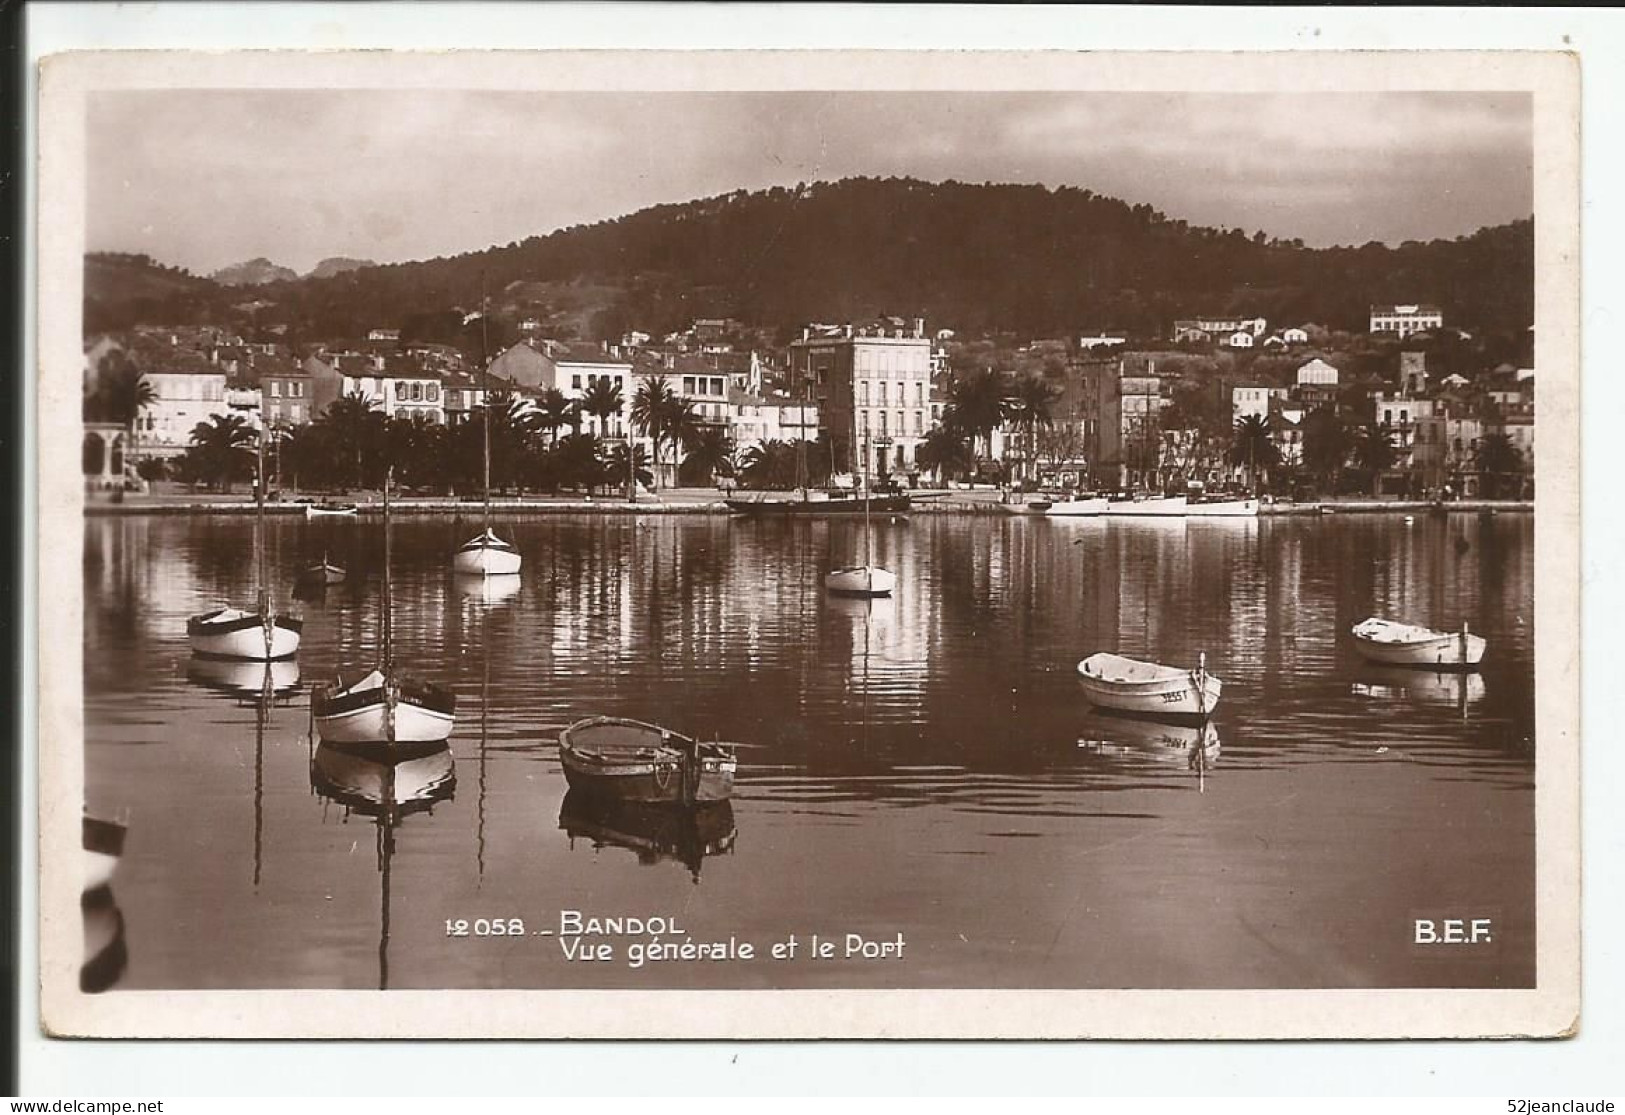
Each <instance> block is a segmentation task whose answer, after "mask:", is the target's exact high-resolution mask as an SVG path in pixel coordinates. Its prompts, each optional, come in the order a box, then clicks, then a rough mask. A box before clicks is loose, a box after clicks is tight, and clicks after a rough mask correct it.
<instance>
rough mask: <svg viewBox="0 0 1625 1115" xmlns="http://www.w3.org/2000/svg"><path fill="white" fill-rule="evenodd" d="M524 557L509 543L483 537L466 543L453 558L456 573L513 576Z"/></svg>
mask: <svg viewBox="0 0 1625 1115" xmlns="http://www.w3.org/2000/svg"><path fill="white" fill-rule="evenodd" d="M523 561H524V559H523V558H522V557H521V555H520V553H519V551H518V550H516V549H514V548H513V547H512V546H509V545H508V544H507V543H501V544H496V543H491V542H486V541H484V540H482V539H478V538H477V539H475V540H474V541H472V542H470V543H468V544H467V545H465V546H464V547H463V548H462V549H460V550H458V551H457V553H456V554H455V555H454V556H453V557H452V559H451V568H452V572H454V573H463V574H469V575H472V576H478V577H511V576H513V575H514V574H516V573H518V572H519V567H520V565H521V564H523Z"/></svg>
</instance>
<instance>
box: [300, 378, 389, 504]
mask: <svg viewBox="0 0 1625 1115" xmlns="http://www.w3.org/2000/svg"><path fill="white" fill-rule="evenodd" d="M316 424H317V425H319V426H322V427H323V428H325V429H326V430H328V431H329V432H330V434H331V444H332V445H333V446H335V447H338V448H339V451H340V452H341V453H342V454H343V455H344V457H345V459H344V460H343V461H342V463H341V462H340V461H338V460H335V461H333V462H332V464H333V465H334V466H335V468H334V472H335V473H337V477H336V479H339V480H341V481H342V482H343V483H342V486H344V487H349V486H352V485H353V486H356V487H359V486H360V485H361V484H362V483H363V482H364V478H365V475H366V470H365V466H366V465H367V464H368V463H370V462H369V461H368V460H367V458H368V457H370V456H372V450H373V448H374V447H375V446H376V445H377V443H378V441H379V440H380V437H379V435H380V434H381V432H382V430H383V426H384V415H383V412H382V411H380V410H379V409H378V404H377V403H376V402H375V401H373V400H372V399H371V398H369V397H368V396H366V395H364V394H362V393H361V392H359V391H352V392H350V393H349V394H348V395H344V396H342V397H340V398H337V399H334V400H333V402H332V403H331V404H329V405H328V408H327V409H326V410H325V411H323V412H322V416H321V417H320V418H318V419H317V420H316ZM352 461H353V463H354V465H355V471H354V472H351V471H350V470H349V468H348V467H347V466H348V465H350V464H351V463H352Z"/></svg>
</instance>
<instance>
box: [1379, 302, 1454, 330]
mask: <svg viewBox="0 0 1625 1115" xmlns="http://www.w3.org/2000/svg"><path fill="white" fill-rule="evenodd" d="M1443 325H1444V312H1443V311H1442V310H1440V309H1439V307H1437V306H1429V305H1425V304H1411V305H1402V306H1372V307H1371V332H1373V333H1394V334H1397V335H1398V336H1400V337H1402V338H1403V337H1408V336H1410V335H1411V334H1412V333H1420V332H1422V331H1423V330H1424V329H1438V328H1440V327H1441V326H1443Z"/></svg>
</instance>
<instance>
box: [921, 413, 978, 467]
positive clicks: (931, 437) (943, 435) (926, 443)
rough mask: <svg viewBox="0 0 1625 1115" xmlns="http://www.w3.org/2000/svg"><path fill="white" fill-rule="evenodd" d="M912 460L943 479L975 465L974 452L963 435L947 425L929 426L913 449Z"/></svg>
mask: <svg viewBox="0 0 1625 1115" xmlns="http://www.w3.org/2000/svg"><path fill="white" fill-rule="evenodd" d="M914 460H915V462H916V463H917V464H918V465H919V466H920V467H921V468H923V469H928V470H930V471H932V472H935V473H936V474H937V475H938V476H939V477H941V478H942V479H943V480H950V479H952V478H953V477H955V476H961V475H963V474H964V473H966V472H969V471H971V470H972V469H974V468H975V467H976V454H975V453H974V452H973V451H972V450H971V447H970V445H969V443H968V442H967V441H966V439H965V436H964V435H963V434H961V433H959V432H958V431H957V430H953V429H950V428H949V427H947V426H933V427H931V429H930V431H928V432H927V433H926V435H925V438H924V439H923V440H922V441H921V442H920V444H919V446H918V447H917V448H916V449H915V450H914Z"/></svg>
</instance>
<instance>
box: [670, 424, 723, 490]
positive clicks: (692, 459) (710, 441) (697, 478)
mask: <svg viewBox="0 0 1625 1115" xmlns="http://www.w3.org/2000/svg"><path fill="white" fill-rule="evenodd" d="M686 447H687V449H688V453H687V454H686V455H685V456H684V457H683V469H684V471H686V472H687V473H688V480H689V481H690V482H694V483H698V484H710V483H711V481H712V479H713V478H714V477H717V476H731V475H733V452H734V446H733V439H732V438H730V437H729V436H728V435H727V434H726V433H725V432H724V431H723V430H722V429H721V428H720V427H717V426H705V427H703V428H701V429H699V430H696V431H695V433H694V434H693V436H691V437H690V438H689V439H688V441H687V443H686Z"/></svg>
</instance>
